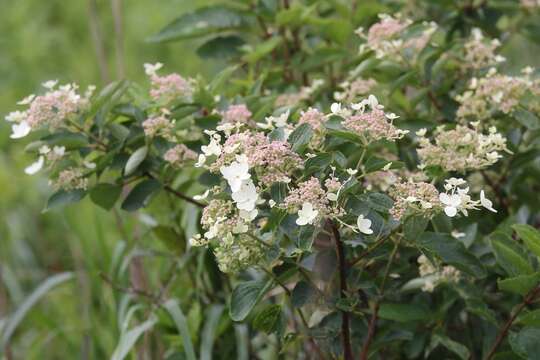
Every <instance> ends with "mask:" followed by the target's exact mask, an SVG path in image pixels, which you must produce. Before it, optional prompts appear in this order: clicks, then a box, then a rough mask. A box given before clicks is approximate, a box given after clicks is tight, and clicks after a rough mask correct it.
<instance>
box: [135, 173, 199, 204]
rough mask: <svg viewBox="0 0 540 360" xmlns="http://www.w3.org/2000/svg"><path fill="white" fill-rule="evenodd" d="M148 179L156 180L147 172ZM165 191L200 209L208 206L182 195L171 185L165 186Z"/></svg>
mask: <svg viewBox="0 0 540 360" xmlns="http://www.w3.org/2000/svg"><path fill="white" fill-rule="evenodd" d="M144 174H145V175H146V176H147V177H149V178H150V179H156V177H155V176H154V175H152V174H150V173H149V172H145V173H144ZM163 189H165V191H167V192H169V193H171V194H173V195H174V196H176V197H177V198H180V199H182V200H185V201H187V202H189V203H191V204H193V205H197V206H198V207H205V206H206V205H204V204H203V203H201V202H199V201H197V200H195V199H193V198H190V197H189V196H187V195H184V194H182V193H181V192H179V191H178V190H175V189H173V188H172V187H170V186H169V185H163Z"/></svg>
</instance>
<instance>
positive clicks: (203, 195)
mask: <svg viewBox="0 0 540 360" xmlns="http://www.w3.org/2000/svg"><path fill="white" fill-rule="evenodd" d="M208 194H210V190H206V191H205V192H204V193H203V194H201V195H195V196H193V199H195V200H204V199H206V198H207V197H208Z"/></svg>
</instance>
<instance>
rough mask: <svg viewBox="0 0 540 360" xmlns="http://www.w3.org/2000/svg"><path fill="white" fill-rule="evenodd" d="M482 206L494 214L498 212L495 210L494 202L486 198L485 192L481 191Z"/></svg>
mask: <svg viewBox="0 0 540 360" xmlns="http://www.w3.org/2000/svg"><path fill="white" fill-rule="evenodd" d="M480 204H482V206H483V207H485V208H486V209H488V210H489V211H492V212H494V213H496V212H497V210H495V209H494V208H493V202H492V201H491V200H489V199H488V198H486V195H485V194H484V190H482V191H480Z"/></svg>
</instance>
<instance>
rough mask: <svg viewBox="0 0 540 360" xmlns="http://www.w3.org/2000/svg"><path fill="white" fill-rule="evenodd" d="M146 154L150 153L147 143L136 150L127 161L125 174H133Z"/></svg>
mask: <svg viewBox="0 0 540 360" xmlns="http://www.w3.org/2000/svg"><path fill="white" fill-rule="evenodd" d="M146 155H148V147H147V146H146V145H145V146H142V147H140V148H138V149H137V150H135V151H134V152H133V154H131V156H130V157H129V159H128V161H127V162H126V166H125V168H124V175H125V176H129V175H131V174H132V173H133V172H134V171H135V170H136V169H137V168H138V167H139V165H141V163H142V162H143V161H144V159H146Z"/></svg>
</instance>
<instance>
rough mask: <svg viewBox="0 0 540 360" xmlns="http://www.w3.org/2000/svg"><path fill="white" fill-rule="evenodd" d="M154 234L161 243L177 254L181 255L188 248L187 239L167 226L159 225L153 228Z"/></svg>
mask: <svg viewBox="0 0 540 360" xmlns="http://www.w3.org/2000/svg"><path fill="white" fill-rule="evenodd" d="M152 232H153V233H154V235H156V237H157V238H158V239H159V240H161V242H162V243H163V244H164V245H165V246H166V247H167V248H168V249H169V250H171V251H173V252H174V253H175V254H181V253H183V252H184V250H185V248H186V239H185V238H184V236H183V235H180V234H178V233H177V232H176V230H174V228H172V227H170V226H165V225H158V226H156V227H154V228H152Z"/></svg>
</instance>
